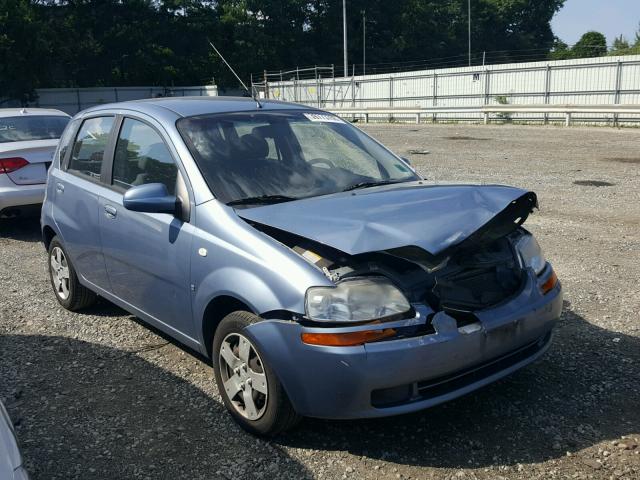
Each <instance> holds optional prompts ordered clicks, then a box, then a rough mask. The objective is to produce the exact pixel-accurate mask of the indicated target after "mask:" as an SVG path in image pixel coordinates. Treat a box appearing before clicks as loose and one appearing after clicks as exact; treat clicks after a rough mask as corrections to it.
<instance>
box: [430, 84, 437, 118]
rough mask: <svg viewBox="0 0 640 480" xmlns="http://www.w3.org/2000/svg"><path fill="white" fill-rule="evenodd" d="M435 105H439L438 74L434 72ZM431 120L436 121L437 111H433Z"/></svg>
mask: <svg viewBox="0 0 640 480" xmlns="http://www.w3.org/2000/svg"><path fill="white" fill-rule="evenodd" d="M432 103H433V107H434V108H435V107H436V105H438V74H437V73H436V72H433V102H432ZM431 121H432V122H433V123H436V112H433V114H432V115H431Z"/></svg>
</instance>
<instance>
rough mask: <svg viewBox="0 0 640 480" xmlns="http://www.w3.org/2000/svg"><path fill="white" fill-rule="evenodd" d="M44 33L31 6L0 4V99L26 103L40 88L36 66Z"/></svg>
mask: <svg viewBox="0 0 640 480" xmlns="http://www.w3.org/2000/svg"><path fill="white" fill-rule="evenodd" d="M47 33H48V32H46V31H43V29H42V28H41V26H40V25H39V23H38V19H37V15H36V12H35V10H34V8H33V6H32V5H31V2H29V1H26V0H0V92H1V93H0V95H4V96H7V97H8V98H11V99H18V100H20V101H21V102H26V101H27V100H29V99H30V97H31V96H32V93H33V90H34V88H36V87H38V86H40V84H39V81H38V79H39V76H38V69H37V64H38V59H39V58H40V57H42V56H43V55H44V54H46V42H47V38H48V37H49V35H48V34H47Z"/></svg>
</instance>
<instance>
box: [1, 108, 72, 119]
mask: <svg viewBox="0 0 640 480" xmlns="http://www.w3.org/2000/svg"><path fill="white" fill-rule="evenodd" d="M23 116H25V117H29V116H30V117H34V116H48V117H69V115H68V114H66V113H64V112H62V111H60V110H55V109H53V108H31V107H26V108H0V118H6V117H23Z"/></svg>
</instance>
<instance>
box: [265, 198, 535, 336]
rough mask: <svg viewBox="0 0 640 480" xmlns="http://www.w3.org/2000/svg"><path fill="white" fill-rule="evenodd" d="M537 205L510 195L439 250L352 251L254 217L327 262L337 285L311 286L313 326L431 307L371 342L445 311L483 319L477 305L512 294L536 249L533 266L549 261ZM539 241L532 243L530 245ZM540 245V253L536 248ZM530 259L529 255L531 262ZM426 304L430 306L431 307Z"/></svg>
mask: <svg viewBox="0 0 640 480" xmlns="http://www.w3.org/2000/svg"><path fill="white" fill-rule="evenodd" d="M536 206H537V200H536V196H535V194H534V193H532V192H527V193H525V194H523V195H521V196H520V197H519V198H517V199H515V200H513V201H512V202H510V203H509V204H508V205H507V206H506V207H505V208H504V209H503V210H502V211H501V212H499V213H498V214H497V215H496V216H495V217H494V218H492V219H491V220H490V221H488V222H487V223H486V224H485V225H483V226H482V227H481V228H480V229H478V230H477V231H475V232H473V233H472V234H471V235H469V236H468V237H466V238H464V239H463V240H461V241H460V242H458V243H455V244H452V245H450V246H448V247H447V248H445V249H443V250H442V251H439V252H438V253H437V254H433V253H431V252H428V251H426V250H424V249H423V248H421V247H418V246H404V247H398V248H390V249H387V250H382V251H373V252H364V253H357V254H347V253H345V252H343V251H340V250H338V249H336V248H333V247H331V246H329V245H326V244H323V243H321V242H318V241H314V240H310V239H308V238H304V237H301V236H299V235H296V234H293V233H290V232H285V231H283V230H280V229H278V228H274V227H270V226H267V225H263V224H258V223H255V222H253V225H254V226H255V227H256V228H258V229H260V230H262V231H263V232H264V233H266V234H268V235H269V236H271V237H273V238H275V239H277V240H278V241H280V242H282V243H284V244H285V245H287V246H288V247H290V248H291V249H292V250H293V251H295V252H296V253H297V254H298V255H300V256H302V257H303V258H304V259H305V260H307V261H308V262H309V263H311V264H313V265H314V266H315V267H317V268H319V269H321V270H322V271H323V272H324V274H325V275H326V276H327V277H328V278H329V279H330V280H331V281H332V282H333V283H334V284H335V285H336V287H335V288H329V287H318V288H313V287H312V288H310V289H309V291H308V292H307V300H306V313H307V315H306V317H305V318H304V319H302V321H303V322H304V323H305V324H307V325H314V324H318V325H321V326H326V325H328V324H333V325H341V324H342V325H344V324H345V323H349V324H351V325H354V324H367V323H370V322H374V323H375V324H376V325H379V326H382V324H383V323H385V322H388V321H397V320H401V319H414V318H415V317H416V311H417V310H418V309H420V310H423V311H429V314H428V316H427V317H426V318H423V319H422V322H421V325H420V328H415V327H416V325H415V322H413V323H414V324H413V325H411V327H412V328H410V329H409V330H411V331H405V330H404V329H400V330H394V333H395V334H394V335H390V332H386V335H384V336H371V338H370V339H369V341H377V340H381V339H388V338H390V337H400V336H404V335H417V334H424V333H425V332H429V331H433V326H432V325H431V318H432V317H433V316H434V315H435V314H436V313H438V312H445V313H446V314H447V315H449V316H451V317H452V318H454V319H455V320H456V322H457V325H458V327H463V326H465V325H468V324H470V323H475V322H477V321H478V320H477V316H476V312H478V311H482V310H487V309H489V308H492V307H494V306H496V305H499V304H501V303H503V302H506V301H508V300H509V299H511V298H513V297H514V296H515V295H516V294H517V293H518V292H519V291H521V290H522V288H523V286H524V284H525V281H526V278H527V269H528V267H529V265H528V263H527V262H528V261H529V260H528V259H527V258H524V257H523V248H522V246H523V245H524V246H526V250H525V251H524V253H525V254H526V255H528V256H529V257H531V256H536V255H537V257H539V258H535V259H534V260H533V261H534V262H535V269H536V270H535V273H536V275H537V274H540V273H541V271H542V268H541V267H540V265H542V267H544V266H545V264H546V262H545V261H544V258H543V257H542V256H541V253H539V247H537V243H535V240H534V239H533V237H532V236H531V235H530V234H529V233H528V232H527V231H526V230H525V229H524V228H522V226H521V225H522V224H523V223H524V221H525V220H526V219H527V217H528V215H529V214H530V213H531V212H532V210H533V208H535V207H536ZM532 242H533V244H534V245H531V243H532ZM536 247H537V252H538V253H536V251H535V250H536ZM529 263H530V261H529ZM425 309H426V310H425Z"/></svg>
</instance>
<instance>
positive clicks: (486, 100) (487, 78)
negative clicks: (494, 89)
mask: <svg viewBox="0 0 640 480" xmlns="http://www.w3.org/2000/svg"><path fill="white" fill-rule="evenodd" d="M482 62H483V65H484V56H483V58H482ZM490 78H491V70H489V69H488V68H487V69H485V71H484V105H485V107H486V106H487V105H489V92H490V91H491V83H490V81H491V80H490ZM483 117H484V118H483V120H484V124H485V125H487V124H488V123H489V115H488V114H486V113H485V114H484V116H483Z"/></svg>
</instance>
